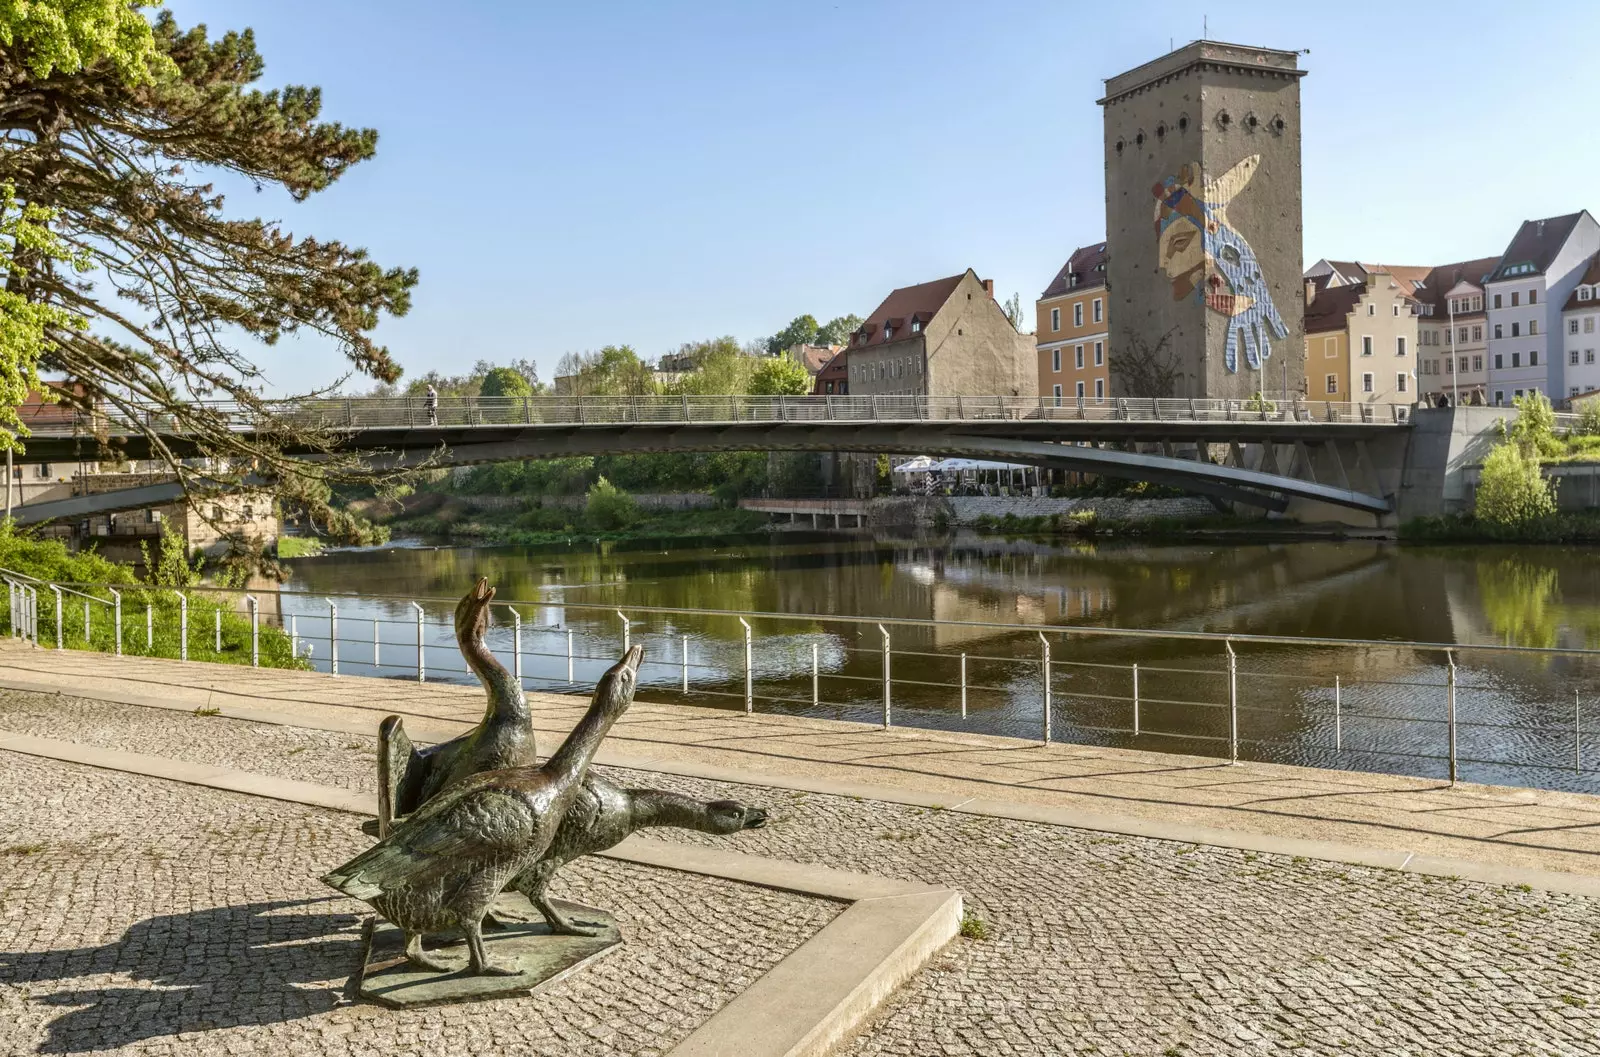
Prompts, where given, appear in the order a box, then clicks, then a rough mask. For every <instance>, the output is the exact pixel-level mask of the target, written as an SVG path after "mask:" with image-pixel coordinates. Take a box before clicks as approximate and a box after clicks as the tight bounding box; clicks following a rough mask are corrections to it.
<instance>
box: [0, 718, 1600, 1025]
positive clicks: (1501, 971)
mask: <svg viewBox="0 0 1600 1057" xmlns="http://www.w3.org/2000/svg"><path fill="white" fill-rule="evenodd" d="M102 707H108V708H113V709H118V708H120V707H121V706H102ZM124 711H125V712H126V716H125V717H124V718H123V719H122V720H121V721H120V722H122V723H124V724H140V723H144V722H145V721H146V720H145V719H144V718H141V716H140V713H141V712H155V711H158V710H140V709H127V710H124ZM179 718H180V720H182V722H181V723H180V724H179V727H178V730H179V733H180V735H182V734H184V733H186V732H187V731H189V729H190V727H189V724H191V723H198V724H200V725H201V727H203V729H205V730H207V731H209V732H211V733H212V734H215V732H218V731H225V730H238V731H240V732H241V734H242V736H249V732H250V731H251V730H252V729H253V728H255V727H257V726H258V725H256V724H248V723H228V724H227V725H226V726H224V725H223V724H222V722H221V721H218V720H215V719H211V720H204V721H202V720H198V719H191V718H188V717H184V716H180V717H179ZM150 722H151V727H152V730H153V729H154V727H156V726H159V725H160V724H163V723H165V722H166V720H165V718H161V719H160V721H159V723H158V722H157V721H155V720H151V721H150ZM11 723H12V720H11V719H9V718H4V719H3V720H0V726H8V725H10V724H11ZM38 732H39V733H47V732H46V731H43V730H41V731H38ZM302 733H303V734H306V735H310V734H311V732H302ZM52 736H55V737H68V736H70V734H69V732H68V731H67V730H65V729H64V728H61V727H58V729H57V730H56V731H55V732H54V734H53V735H52ZM96 736H102V735H99V734H97V735H96ZM323 737H328V738H330V739H331V741H332V743H337V744H344V743H346V742H348V741H351V740H359V739H346V738H345V737H344V736H340V735H325V736H323ZM86 740H87V739H86ZM126 747H134V746H133V745H132V744H130V745H128V746H126ZM139 747H140V748H141V749H142V751H146V752H152V753H157V754H162V755H181V753H182V752H186V751H194V750H193V749H192V741H190V742H188V743H186V744H185V745H183V746H179V745H171V744H167V743H163V742H162V741H161V739H160V738H159V737H157V736H155V735H154V734H152V736H151V737H149V738H148V739H146V741H145V743H144V744H143V745H142V746H139ZM308 755H310V753H309V752H307V753H300V754H294V755H286V756H285V755H277V756H273V757H272V758H271V761H270V763H269V764H268V765H267V766H264V767H263V768H261V769H263V770H268V769H271V768H280V767H282V768H295V767H299V766H301V763H300V762H299V761H301V760H302V758H303V757H305V756H308ZM330 759H332V758H331V757H330ZM324 765H327V766H333V765H334V764H332V763H326V764H318V766H324ZM344 766H347V767H349V768H352V770H351V771H350V772H349V773H346V774H345V775H344V776H343V777H342V780H341V781H340V783H339V784H343V785H346V786H349V785H350V784H352V783H356V782H359V781H361V780H362V779H361V776H360V775H359V774H358V773H356V771H357V770H359V769H365V768H370V766H371V764H370V760H368V759H366V758H363V757H361V756H360V755H359V754H358V753H354V752H352V753H351V754H350V756H349V758H348V759H347V761H346V763H345V764H344ZM271 773H274V774H282V775H283V776H285V777H295V778H310V776H309V775H308V774H306V773H304V772H297V771H292V770H275V769H274V770H271ZM608 773H609V774H610V775H611V776H612V777H613V778H616V779H620V780H622V781H624V782H627V783H630V784H640V785H653V786H660V787H667V788H674V789H679V790H681V791H684V792H686V793H691V794H693V795H698V796H709V795H718V796H737V797H740V798H743V799H747V800H749V801H752V802H755V803H759V804H763V805H765V806H767V807H769V808H770V809H772V810H773V812H774V816H775V817H774V821H773V822H772V824H771V825H770V826H769V827H768V828H766V829H763V830H755V831H750V832H747V833H743V834H740V835H739V836H738V837H736V838H711V837H706V836H703V835H700V834H692V833H682V832H680V831H675V830H656V831H653V832H652V833H651V834H650V835H651V836H653V837H657V838H659V839H667V840H680V841H689V842H696V843H706V844H715V845H717V846H720V847H725V848H736V849H737V850H739V851H744V852H748V853H751V854H757V855H768V856H772V857H774V858H781V859H790V860H795V861H802V862H814V863H820V864H823V865H827V866H832V867H836V868H840V869H849V870H859V871H862V872H867V873H874V874H879V875H882V876H888V877H895V878H901V879H905V880H917V881H924V882H928V883H934V884H941V885H950V886H954V887H958V888H960V889H961V890H962V891H963V892H964V893H965V895H966V898H967V904H968V908H969V910H970V911H971V913H972V914H973V915H974V917H975V918H976V919H978V920H981V921H982V922H983V925H984V929H985V931H986V932H987V935H986V936H985V937H984V938H981V939H962V940H958V941H956V942H955V943H954V944H952V945H951V947H950V948H949V949H947V950H946V951H945V952H944V953H943V954H942V955H941V956H939V957H938V958H936V959H935V962H934V964H933V965H932V966H930V968H929V969H928V970H926V971H924V972H923V973H922V974H920V975H919V976H918V977H917V978H916V979H915V980H913V981H912V982H911V983H910V984H908V985H907V986H906V987H905V988H903V989H902V990H901V991H900V992H899V993H897V994H896V995H895V996H894V997H893V998H892V999H891V1000H890V1002H889V1003H888V1005H887V1006H886V1008H885V1009H884V1011H883V1012H882V1015H881V1016H880V1017H879V1018H878V1020H877V1021H876V1022H875V1024H874V1025H873V1026H872V1027H871V1028H870V1029H869V1030H868V1031H867V1032H866V1033H865V1034H864V1035H862V1036H861V1037H860V1038H858V1039H856V1040H854V1041H853V1042H852V1043H851V1044H850V1045H849V1046H848V1047H846V1049H845V1051H844V1052H846V1053H849V1054H851V1055H856V1057H864V1055H906V1057H911V1055H915V1057H924V1055H928V1054H938V1055H946V1057H955V1055H961V1054H982V1055H985V1057H987V1055H1004V1057H1011V1055H1019V1057H1020V1055H1028V1057H1034V1055H1044V1054H1055V1053H1063V1052H1067V1053H1083V1054H1091V1053H1092V1054H1101V1055H1116V1054H1137V1055H1140V1057H1146V1055H1157V1054H1170V1055H1174V1057H1177V1055H1182V1057H1198V1055H1219V1057H1221V1055H1230V1057H1231V1055H1235V1054H1273V1055H1276V1054H1288V1053H1297V1054H1351V1053H1358V1054H1383V1055H1384V1057H1422V1055H1428V1057H1434V1055H1456V1054H1473V1055H1480V1054H1481V1055H1485V1057H1487V1055H1494V1057H1513V1055H1518V1054H1529V1055H1535V1054H1537V1055H1545V1054H1585V1055H1589V1054H1595V1053H1600V1022H1597V1019H1596V1011H1597V1009H1600V1005H1597V1004H1600V972H1597V970H1600V965H1597V955H1596V954H1595V953H1594V952H1595V949H1596V942H1597V941H1600V904H1597V903H1595V902H1592V901H1589V900H1586V899H1583V898H1581V897H1576V896H1568V895H1560V894H1552V893H1546V892H1535V891H1524V890H1517V889H1508V888H1502V887H1495V886H1490V885H1483V884H1476V883H1469V882H1464V881H1455V880H1451V879H1446V878H1433V877H1427V876H1422V875H1414V874H1401V873H1396V872H1392V871H1384V870H1375V869H1367V868H1362V867H1353V866H1346V865H1343V864H1335V863H1327V862H1320V861H1307V860H1300V859H1290V858H1286V857H1282V856H1273V855H1264V854H1256V853H1251V852H1241V851H1233V850H1227V849H1219V848H1211V847H1196V846H1193V845H1184V844H1177V843H1172V842H1166V841H1155V840H1148V839H1143V838H1138V837H1120V836H1111V835H1104V834H1097V833H1090V832H1085V831H1080V830H1073V829H1069V828H1065V827H1059V826H1047V825H1042V824H1034V823H1026V822H1014V821H1006V820H997V819H990V818H983V817H978V816H971V815H963V814H961V813H960V812H959V811H938V810H926V809H922V808H915V807H906V806H901V805H894V804H886V803H882V802H875V801H862V800H858V799H853V798H848V797H836V796H824V795H819V794H810V793H803V792H790V791H785V790H777V789H770V788H762V787H740V786H733V785H728V784H725V783H710V782H705V781H701V780H697V779H690V778H680V777H676V776H672V775H666V774H660V773H654V772H649V773H646V772H628V771H621V770H617V769H608ZM311 780H316V779H311ZM234 902H237V901H234Z"/></svg>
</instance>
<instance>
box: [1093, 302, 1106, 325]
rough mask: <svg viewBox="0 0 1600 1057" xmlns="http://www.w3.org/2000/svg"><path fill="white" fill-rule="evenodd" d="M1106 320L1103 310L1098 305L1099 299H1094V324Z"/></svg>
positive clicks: (1102, 307)
mask: <svg viewBox="0 0 1600 1057" xmlns="http://www.w3.org/2000/svg"><path fill="white" fill-rule="evenodd" d="M1105 318H1106V313H1105V308H1104V306H1102V305H1101V304H1100V299H1099V298H1098V297H1097V298H1095V299H1094V321H1095V322H1096V323H1098V322H1100V321H1101V320H1103V319H1105Z"/></svg>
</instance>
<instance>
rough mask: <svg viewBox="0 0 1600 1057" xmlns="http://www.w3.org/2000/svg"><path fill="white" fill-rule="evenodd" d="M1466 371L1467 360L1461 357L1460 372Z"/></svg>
mask: <svg viewBox="0 0 1600 1057" xmlns="http://www.w3.org/2000/svg"><path fill="white" fill-rule="evenodd" d="M1466 369H1467V358H1466V357H1465V356H1463V357H1461V370H1463V371H1464V370H1466Z"/></svg>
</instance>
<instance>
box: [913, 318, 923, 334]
mask: <svg viewBox="0 0 1600 1057" xmlns="http://www.w3.org/2000/svg"><path fill="white" fill-rule="evenodd" d="M911 333H913V334H921V333H922V320H920V319H913V320H912V321H911Z"/></svg>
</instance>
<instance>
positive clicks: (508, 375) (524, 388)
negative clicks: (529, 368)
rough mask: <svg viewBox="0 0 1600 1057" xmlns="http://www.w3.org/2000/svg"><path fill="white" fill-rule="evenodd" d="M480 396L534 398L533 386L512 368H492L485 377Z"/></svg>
mask: <svg viewBox="0 0 1600 1057" xmlns="http://www.w3.org/2000/svg"><path fill="white" fill-rule="evenodd" d="M479 395H480V396H532V395H533V386H532V385H531V384H529V382H528V379H527V378H526V377H524V376H523V374H522V373H521V372H520V371H517V370H515V369H514V368H511V367H491V368H490V369H489V370H488V371H487V372H485V373H484V376H483V386H482V388H481V389H480V391H479Z"/></svg>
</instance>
